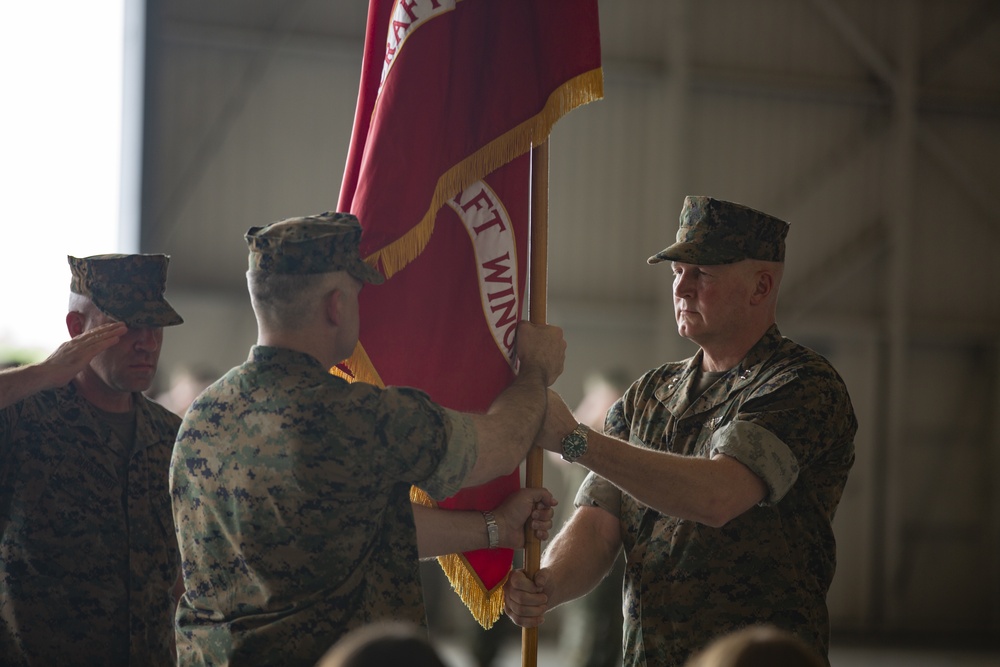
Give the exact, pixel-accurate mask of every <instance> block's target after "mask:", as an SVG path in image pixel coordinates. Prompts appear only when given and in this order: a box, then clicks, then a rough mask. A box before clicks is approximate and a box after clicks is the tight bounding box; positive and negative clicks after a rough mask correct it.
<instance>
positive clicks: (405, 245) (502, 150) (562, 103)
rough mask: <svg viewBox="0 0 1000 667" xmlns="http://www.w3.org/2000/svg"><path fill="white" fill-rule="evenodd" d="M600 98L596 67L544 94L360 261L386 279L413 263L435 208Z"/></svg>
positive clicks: (441, 181) (446, 177)
mask: <svg viewBox="0 0 1000 667" xmlns="http://www.w3.org/2000/svg"><path fill="white" fill-rule="evenodd" d="M602 97H604V73H603V69H601V68H597V69H594V70H590V71H589V72H584V73H583V74H580V75H579V76H576V77H573V78H572V79H570V80H569V81H567V82H566V83H564V84H563V85H561V86H559V87H558V88H557V89H556V90H554V91H553V92H552V94H551V95H549V99H548V100H547V101H546V102H545V106H544V107H543V108H542V111H541V112H540V113H538V114H536V115H535V116H533V117H531V118H529V119H528V120H526V121H525V122H523V123H521V124H520V125H518V126H517V127H514V128H512V129H511V130H509V131H507V132H505V133H504V134H502V135H500V136H499V137H497V138H496V139H494V140H493V141H491V142H489V143H488V144H486V145H485V146H483V147H482V148H480V149H479V150H478V151H476V152H475V153H473V154H472V155H470V156H469V157H467V158H465V159H464V160H462V161H461V162H459V163H458V164H456V165H455V166H454V167H452V168H451V169H449V170H448V171H446V172H445V173H444V174H442V175H441V177H440V178H439V179H438V182H437V186H436V187H435V189H434V194H433V196H432V197H431V201H430V205H429V206H428V207H427V212H426V213H424V216H423V218H421V220H420V222H418V223H417V224H416V225H414V226H413V228H412V229H410V231H408V232H406V233H405V234H404V235H403V236H401V237H399V238H398V239H396V240H395V241H393V242H392V243H390V244H388V245H386V246H384V247H382V248H381V249H379V250H376V251H375V252H374V253H372V254H371V255H369V256H368V257H365V261H366V262H368V263H369V264H371V265H372V266H375V267H378V266H381V270H382V274H383V275H384V276H385V277H386V279H388V278H391V277H392V276H393V274H395V273H396V272H397V271H399V270H400V269H402V268H403V267H405V266H406V265H407V264H409V263H410V262H411V261H413V260H414V259H415V258H416V257H417V256H418V255H420V253H421V252H423V250H424V248H425V247H426V246H427V243H428V242H429V241H430V238H431V234H432V233H433V232H434V220H435V218H436V217H437V212H438V209H440V208H441V207H442V206H444V204H445V202H447V201H448V200H449V199H451V198H452V197H454V196H455V195H456V194H457V193H459V192H461V191H462V190H464V189H465V188H467V187H468V186H469V185H471V184H473V183H475V182H476V181H478V180H479V179H481V178H484V177H486V176H487V175H489V174H490V173H492V172H494V171H496V170H497V169H499V168H500V167H502V166H503V165H505V164H507V163H508V162H510V161H511V160H513V159H514V158H517V157H520V156H521V155H524V154H525V153H527V152H528V151H529V150H531V147H532V146H534V145H537V144H540V143H542V142H543V141H545V140H546V139H548V136H549V133H550V132H551V131H552V127H553V126H554V125H555V124H556V121H557V120H559V119H560V118H561V117H563V116H565V115H566V114H567V113H569V112H570V111H572V110H573V109H575V108H576V107H579V106H583V105H584V104H587V103H589V102H593V101H595V100H599V99H601V98H602Z"/></svg>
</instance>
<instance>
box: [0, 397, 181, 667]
mask: <svg viewBox="0 0 1000 667" xmlns="http://www.w3.org/2000/svg"><path fill="white" fill-rule="evenodd" d="M133 399H134V401H135V403H136V404H137V406H138V408H137V411H136V429H135V446H134V447H133V449H132V453H131V456H130V458H129V459H128V461H127V466H122V469H126V470H127V479H122V478H121V477H120V476H119V473H118V470H119V467H120V466H119V459H120V457H121V456H122V455H123V453H124V452H127V451H128V450H127V448H126V446H125V445H124V444H123V443H121V442H120V441H118V440H117V438H118V436H117V435H116V433H115V432H114V430H113V429H112V428H111V427H110V426H109V425H108V424H106V423H105V422H104V421H102V419H101V418H100V417H99V416H98V414H97V413H96V412H95V411H94V409H93V408H92V407H91V405H90V403H88V402H87V401H86V400H84V399H83V398H82V397H81V396H80V395H79V394H78V393H77V391H76V389H75V388H74V387H73V385H69V386H67V387H64V388H61V389H55V390H50V391H43V392H40V393H38V394H35V395H33V396H31V397H29V398H27V399H25V400H23V401H21V402H20V403H16V404H14V405H12V406H10V407H8V408H6V409H3V410H0V531H2V533H0V656H2V659H0V662H2V663H3V664H4V665H12V666H13V665H27V664H31V665H149V666H150V667H166V666H167V665H173V664H174V660H173V657H172V655H171V647H172V645H173V611H174V605H173V602H172V600H171V596H170V591H171V588H172V587H173V585H174V582H175V581H176V580H177V576H178V573H179V572H180V562H179V558H178V555H177V543H176V541H175V538H174V530H173V521H172V517H171V514H170V495H169V493H168V491H167V468H168V466H169V463H170V452H171V449H172V448H173V441H174V437H175V436H176V434H177V428H178V426H179V425H180V419H179V418H178V417H177V416H175V415H174V414H173V413H170V412H168V411H167V410H166V409H165V408H163V407H161V406H159V405H157V404H156V403H153V402H152V401H148V400H146V399H145V398H143V397H142V396H141V395H140V394H133Z"/></svg>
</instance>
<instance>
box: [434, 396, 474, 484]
mask: <svg viewBox="0 0 1000 667" xmlns="http://www.w3.org/2000/svg"><path fill="white" fill-rule="evenodd" d="M444 413H445V417H446V418H447V419H448V421H449V422H451V435H450V436H449V437H448V443H447V446H446V447H445V454H444V458H443V459H441V462H440V463H438V466H437V468H436V469H435V470H434V473H433V474H432V475H431V476H430V477H428V478H427V479H426V480H424V481H423V482H421V483H420V485H419V486H420V488H421V489H423V490H424V491H425V492H426V493H427V495H429V496H430V497H431V498H433V499H434V500H444V499H445V498H450V497H451V496H453V495H455V494H456V493H458V490H459V489H461V488H462V483H463V482H465V478H466V477H468V476H469V473H470V472H471V471H472V468H473V466H475V465H476V459H477V458H478V457H479V441H478V440H477V439H476V428H475V426H473V424H472V418H471V417H470V416H469V415H466V414H463V413H461V412H457V411H455V410H449V409H447V408H444Z"/></svg>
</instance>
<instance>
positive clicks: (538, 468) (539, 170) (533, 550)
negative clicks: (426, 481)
mask: <svg viewBox="0 0 1000 667" xmlns="http://www.w3.org/2000/svg"><path fill="white" fill-rule="evenodd" d="M548 237H549V142H548V141H547V140H546V141H545V142H544V143H541V144H539V145H537V146H535V147H534V148H532V149H531V249H530V260H529V268H528V319H529V320H530V321H531V322H533V323H535V324H545V322H546V317H547V314H546V309H547V304H546V294H547V290H548V251H549V238H548ZM543 463H544V460H543V458H542V450H541V449H539V448H538V447H532V448H531V449H530V450H529V451H528V458H527V461H526V463H525V468H524V485H525V486H526V487H535V488H537V487H540V486H541V485H542V467H543ZM541 561H542V545H541V543H540V542H539V541H538V538H536V537H535V532H534V531H533V530H531V526H530V524H529V525H528V526H527V527H526V528H525V529H524V571H525V573H526V574H527V575H528V577H529V578H533V577H534V576H535V573H536V572H538V570H539V568H540V567H541ZM537 664H538V628H523V629H522V630H521V667H536V665H537Z"/></svg>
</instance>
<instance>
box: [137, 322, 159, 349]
mask: <svg viewBox="0 0 1000 667" xmlns="http://www.w3.org/2000/svg"><path fill="white" fill-rule="evenodd" d="M134 331H135V349H137V350H143V351H146V352H155V351H156V350H157V349H158V348H159V347H160V341H159V337H158V336H157V335H156V332H157V329H153V328H150V327H142V328H137V329H134Z"/></svg>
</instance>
